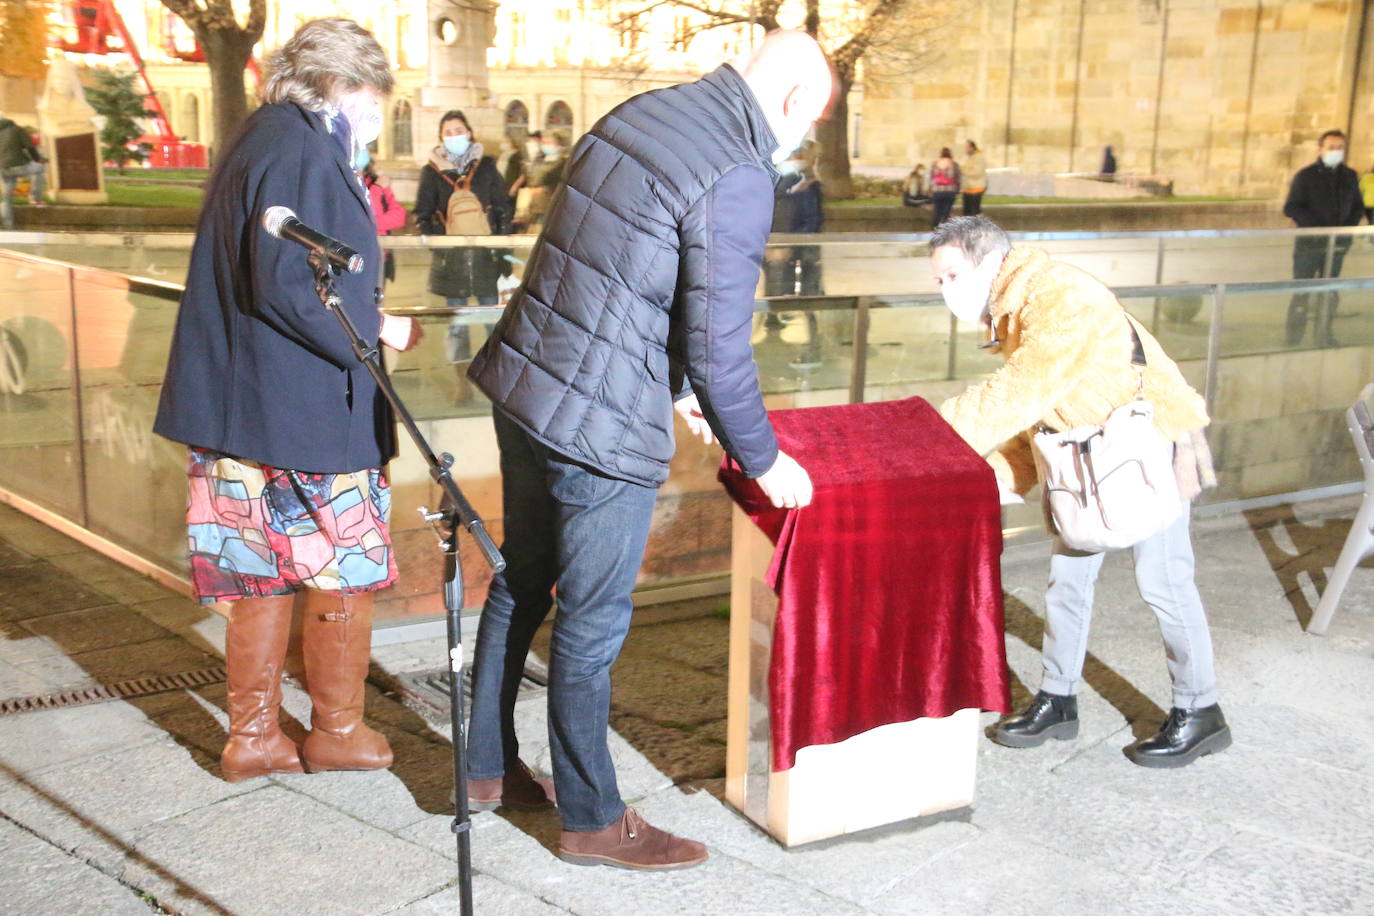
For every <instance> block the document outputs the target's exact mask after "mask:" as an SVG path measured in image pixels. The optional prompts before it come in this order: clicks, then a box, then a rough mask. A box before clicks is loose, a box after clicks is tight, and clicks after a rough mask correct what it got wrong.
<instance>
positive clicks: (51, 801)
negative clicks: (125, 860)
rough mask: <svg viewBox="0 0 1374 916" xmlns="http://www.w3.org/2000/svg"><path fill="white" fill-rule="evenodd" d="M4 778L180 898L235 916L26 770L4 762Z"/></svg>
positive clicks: (0, 765)
mask: <svg viewBox="0 0 1374 916" xmlns="http://www.w3.org/2000/svg"><path fill="white" fill-rule="evenodd" d="M0 777H4V778H5V779H8V780H12V781H13V782H14V783H15V784H17V785H20V786H23V787H24V789H25V791H28V792H31V793H33V794H34V795H36V796H38V797H39V798H41V799H43V801H44V802H45V803H47V804H48V805H50V806H51V807H53V808H56V809H57V810H59V811H61V812H62V813H63V814H66V815H67V816H68V817H70V818H71V819H72V820H74V821H76V822H77V823H79V824H81V826H82V827H84V828H85V829H86V830H89V831H90V832H91V833H93V834H95V835H96V836H98V837H100V838H101V839H102V840H104V841H105V842H106V843H109V844H110V845H111V846H113V847H115V848H116V849H118V850H120V851H121V852H123V853H124V854H125V855H127V856H128V857H129V859H130V860H131V861H133V862H136V863H138V864H140V865H143V866H145V867H147V869H148V870H149V871H151V872H153V873H154V874H156V875H157V876H158V877H159V878H162V879H163V880H165V881H167V882H168V883H169V884H171V885H172V887H173V888H174V889H175V891H176V894H177V896H178V897H181V898H184V899H187V900H194V901H195V902H196V903H198V904H199V905H201V906H202V907H204V908H205V912H207V913H215V914H223V916H232V914H231V913H230V911H229V910H226V909H225V908H224V907H222V906H220V905H219V904H218V903H216V902H215V901H214V899H213V898H211V897H210V896H208V895H207V894H206V893H205V892H203V891H201V890H200V889H199V888H197V887H195V886H194V885H191V884H187V883H186V882H185V881H183V880H182V879H181V878H178V877H177V876H176V875H174V874H172V873H171V872H169V871H167V869H165V868H163V867H162V866H161V865H159V864H158V863H156V862H153V861H151V860H149V859H146V858H144V857H143V856H142V855H140V854H139V853H138V851H137V850H135V849H134V848H133V847H132V846H130V845H129V844H127V843H125V842H124V841H122V840H120V839H119V837H117V836H115V835H114V834H113V833H111V832H110V831H108V830H106V829H105V828H104V827H102V826H100V825H99V824H97V823H95V822H94V821H92V820H91V819H90V818H88V817H86V816H85V815H84V814H82V813H81V812H80V811H77V810H76V809H75V808H73V807H71V806H70V805H68V804H67V803H66V802H64V801H62V799H60V798H58V797H56V796H55V795H53V794H51V793H50V792H46V791H44V790H43V789H41V788H39V787H38V786H36V785H34V784H33V783H32V782H30V781H29V780H28V779H26V778H25V777H24V775H23V774H22V773H18V772H15V771H14V770H12V769H10V768H9V767H7V766H5V765H4V764H3V763H0Z"/></svg>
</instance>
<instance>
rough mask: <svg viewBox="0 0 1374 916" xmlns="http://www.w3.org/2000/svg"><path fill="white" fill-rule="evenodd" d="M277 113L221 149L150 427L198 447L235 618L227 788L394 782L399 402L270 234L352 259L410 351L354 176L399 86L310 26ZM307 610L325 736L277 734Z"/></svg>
mask: <svg viewBox="0 0 1374 916" xmlns="http://www.w3.org/2000/svg"><path fill="white" fill-rule="evenodd" d="M268 72H269V75H268V78H267V81H266V84H265V86H264V90H263V96H264V99H263V101H264V104H263V105H262V107H260V108H259V109H258V110H257V111H255V112H254V113H253V114H252V116H251V117H249V119H248V121H247V123H246V124H245V125H244V128H243V130H242V131H241V132H240V133H239V135H238V136H237V138H235V139H234V141H233V142H232V143H230V144H229V145H228V146H227V148H226V149H224V150H222V151H221V152H220V154H219V156H218V163H217V165H216V168H215V172H214V175H213V176H212V178H211V180H210V184H209V188H208V190H207V192H206V195H205V206H204V208H203V209H202V211H201V217H200V225H199V227H198V228H197V231H196V241H195V246H194V248H193V249H192V252H191V263H190V267H189V269H188V274H187V278H186V290H185V292H184V293H183V294H182V298H181V307H180V310H179V312H178V315H177V324H176V332H175V336H174V337H173V340H172V350H171V355H170V358H169V362H168V367H167V376H166V380H165V382H164V384H163V388H162V398H161V403H160V404H159V406H158V414H157V421H156V424H155V426H154V430H155V431H156V432H158V433H159V434H161V435H163V436H166V437H167V438H169V439H172V440H174V441H177V442H183V443H186V444H187V445H188V446H190V453H189V461H188V477H189V490H190V492H189V499H188V504H187V529H188V534H189V547H190V561H191V580H192V583H193V585H194V587H195V590H196V593H197V594H198V595H199V597H200V599H201V601H202V602H205V603H210V602H215V601H227V602H231V606H230V611H229V628H228V633H227V636H226V639H225V655H226V660H227V668H228V682H229V703H228V705H229V740H228V743H227V744H226V745H225V747H224V751H223V753H222V755H221V758H220V764H221V770H222V772H223V774H224V778H225V779H227V780H230V781H237V780H241V779H248V778H250V777H254V776H261V775H264V774H267V773H299V772H301V769H302V765H303V766H304V769H305V770H307V771H309V772H317V771H320V770H370V769H380V768H383V767H387V766H390V764H391V760H392V754H391V747H390V746H389V745H388V743H387V740H386V738H384V737H383V736H382V735H380V734H379V733H377V732H376V731H374V730H372V729H371V728H369V727H368V726H367V725H365V724H363V679H364V677H365V676H366V675H367V667H368V659H369V656H370V655H371V640H372V596H373V592H375V591H376V590H378V589H381V588H386V587H387V586H389V585H391V584H392V583H393V582H394V581H395V578H396V562H395V557H394V555H393V553H392V549H391V536H390V533H389V531H388V528H387V517H388V514H389V512H390V503H391V497H390V491H389V490H388V488H387V483H386V480H385V478H384V477H383V476H382V473H381V467H382V465H384V464H386V463H387V461H389V460H390V459H391V457H392V456H393V455H394V454H395V452H396V443H395V433H394V428H393V426H394V424H393V422H392V417H391V411H390V409H389V407H388V403H387V401H386V400H385V398H384V397H383V395H382V394H381V392H379V391H378V389H377V385H376V382H375V381H374V380H373V378H372V375H371V374H370V373H369V372H368V370H367V368H366V367H365V366H364V365H363V364H362V363H361V362H360V361H359V359H358V357H357V356H356V355H354V353H353V349H352V346H351V345H350V342H349V340H348V337H347V335H346V334H345V333H344V331H343V329H342V327H341V326H340V325H339V322H338V321H337V320H336V319H335V318H334V316H333V315H331V314H329V312H328V311H326V310H325V308H324V307H323V306H322V305H321V304H320V300H319V297H318V295H317V294H316V291H315V276H314V272H313V271H312V269H311V267H310V266H309V265H308V264H307V263H306V257H305V252H304V251H302V250H301V249H300V248H299V247H298V246H296V245H292V244H290V243H289V242H287V241H285V240H280V239H276V238H273V237H272V235H271V234H269V232H268V231H267V229H266V228H265V227H264V225H263V217H264V214H265V213H266V211H267V210H268V209H270V208H272V207H287V208H290V209H291V210H293V211H295V212H296V214H297V215H298V217H299V218H300V220H301V222H303V223H305V224H306V225H308V226H311V227H314V228H316V229H318V230H319V231H321V232H324V233H327V234H329V235H331V236H333V237H334V238H336V239H338V240H340V241H341V242H343V243H344V244H346V245H348V246H350V247H352V248H354V249H355V250H356V251H358V252H359V254H361V255H362V257H363V259H364V260H365V262H366V267H365V269H364V270H363V271H362V272H361V273H358V274H351V273H344V274H341V275H340V276H338V277H336V278H335V279H334V285H335V289H336V291H337V292H338V293H339V295H340V296H341V298H342V301H343V309H344V311H345V312H346V313H347V315H348V317H349V318H350V319H351V320H352V322H353V324H354V325H355V326H356V327H357V329H358V331H359V333H360V334H361V335H362V337H363V338H364V340H365V341H367V342H368V343H369V344H374V345H375V344H377V343H378V342H380V343H384V344H386V345H388V346H390V347H392V348H394V349H397V350H405V349H409V348H410V347H412V346H414V345H415V343H416V341H417V340H418V338H419V326H418V325H417V324H416V323H415V322H414V321H413V319H409V318H397V317H394V316H384V315H383V314H382V313H381V312H380V311H379V310H378V308H377V303H378V302H379V301H380V289H379V288H380V286H381V276H380V268H381V265H382V259H381V256H380V255H381V251H380V249H379V248H378V243H377V231H376V226H375V224H374V222H373V218H372V209H371V207H370V205H369V203H368V193H367V191H366V190H365V189H364V187H363V184H362V181H361V180H360V179H359V178H358V175H357V172H356V169H358V168H361V167H362V166H363V165H364V164H365V158H364V157H365V155H366V152H367V145H368V144H369V143H371V142H372V141H373V140H375V139H376V138H377V136H378V134H379V133H380V131H381V126H382V108H381V105H382V99H383V97H384V96H385V95H387V94H388V93H389V92H390V91H391V89H392V75H391V69H390V66H389V65H388V63H387V59H386V55H385V53H384V52H383V51H382V48H381V46H380V45H379V44H378V43H377V40H376V39H375V38H374V37H373V36H372V34H371V33H370V32H368V31H367V30H365V29H363V28H362V27H361V26H359V25H358V24H357V23H355V22H353V21H351V20H348V19H316V20H314V21H312V22H307V23H306V24H305V25H303V26H301V28H300V29H299V30H298V31H297V32H296V34H295V35H294V36H292V38H291V39H290V40H289V41H288V42H287V43H286V44H285V45H284V46H283V47H282V48H281V49H280V50H279V51H277V52H276V53H275V54H273V55H272V56H271V58H270V59H269V61H268ZM298 595H299V596H300V600H301V605H302V608H303V614H304V632H303V650H304V653H303V654H304V662H305V675H306V680H307V689H308V690H309V693H310V699H311V702H312V704H313V709H312V712H311V717H310V720H311V726H312V730H311V731H310V733H309V734H308V735H307V737H306V738H305V741H304V743H303V745H302V746H301V747H300V748H299V749H298V748H297V747H296V745H295V744H294V743H293V742H292V741H291V740H290V739H289V738H287V737H286V736H285V735H284V734H283V733H282V730H281V728H280V725H279V724H278V715H279V712H280V707H281V697H282V694H281V675H282V668H283V666H284V663H285V655H286V644H287V638H288V635H289V632H290V628H291V613H292V607H293V604H294V603H295V601H296V598H297V596H298Z"/></svg>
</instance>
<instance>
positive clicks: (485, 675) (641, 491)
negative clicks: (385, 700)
mask: <svg viewBox="0 0 1374 916" xmlns="http://www.w3.org/2000/svg"><path fill="white" fill-rule="evenodd" d="M492 420H493V422H494V424H495V426H496V442H497V445H498V446H499V447H500V450H501V488H502V498H503V500H504V503H505V525H506V527H505V540H504V543H502V545H501V554H502V556H504V557H505V559H506V569H505V572H503V573H500V574H498V575H497V576H496V577H495V578H494V579H493V580H492V583H491V590H490V591H489V592H488V594H487V603H486V606H485V607H483V608H482V619H481V623H480V625H479V627H478V630H477V651H476V654H475V656H474V658H473V664H472V687H473V689H472V717H471V722H470V725H469V728H468V770H469V775H470V777H471V778H473V779H495V778H497V777H499V776H501V775H503V774H504V773H505V772H506V771H507V770H508V769H511V768H513V767H514V766H515V759H516V755H517V753H518V751H519V748H518V745H517V743H516V739H515V696H516V690H517V688H518V686H519V683H520V676H521V674H522V672H523V670H524V666H525V656H526V655H528V654H529V650H530V641H531V640H532V639H533V638H534V633H535V631H536V630H537V629H538V628H539V625H540V624H541V623H543V622H544V618H545V617H547V616H548V614H549V609H550V607H551V605H552V601H553V599H552V595H551V592H552V590H553V587H554V586H555V585H557V586H558V613H557V615H556V616H555V617H554V622H553V644H552V646H551V650H550V657H549V746H550V749H551V751H552V756H553V781H554V787H555V789H556V790H557V792H558V808H559V812H560V814H561V816H562V819H563V829H565V830H581V831H590V830H600V829H601V828H603V827H605V826H607V825H609V824H611V823H614V822H615V821H616V820H618V819H619V818H620V816H621V814H623V813H624V811H625V803H624V802H623V801H621V799H620V789H619V787H618V786H617V785H616V780H615V766H614V765H613V763H612V761H611V751H610V747H609V746H608V745H607V743H606V733H607V730H608V728H609V718H610V710H611V665H612V664H613V663H614V662H615V660H616V657H617V656H618V655H619V654H620V646H621V643H623V642H624V641H625V634H626V632H627V631H628V630H629V627H630V611H631V610H632V604H631V601H630V592H631V590H632V589H633V588H634V584H635V579H636V577H637V576H638V574H639V567H640V563H641V562H642V561H643V559H644V547H645V544H646V543H647V542H648V539H649V524H650V521H651V520H652V517H653V511H654V499H655V498H656V497H657V495H658V491H657V490H656V489H654V488H652V487H645V486H640V485H639V484H635V483H630V482H628V481H625V480H616V479H615V478H612V477H607V476H605V475H603V474H600V473H598V472H596V471H592V470H590V469H588V468H586V467H584V466H583V465H580V464H576V463H574V462H572V461H570V460H568V459H567V458H564V457H563V456H562V455H560V454H558V453H557V452H555V451H553V450H552V449H550V448H549V447H548V446H546V445H544V444H543V443H541V442H539V441H538V440H536V439H535V438H533V437H532V436H530V435H529V434H528V433H526V432H525V431H524V430H523V429H521V428H520V427H519V426H518V425H516V424H515V422H514V421H512V420H510V419H509V418H508V417H506V415H505V414H503V413H502V412H501V411H500V410H499V409H494V410H493V411H492Z"/></svg>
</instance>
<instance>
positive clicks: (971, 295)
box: [940, 252, 1002, 321]
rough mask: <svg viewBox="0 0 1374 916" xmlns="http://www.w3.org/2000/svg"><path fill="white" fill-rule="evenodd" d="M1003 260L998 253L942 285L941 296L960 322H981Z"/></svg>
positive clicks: (990, 255)
mask: <svg viewBox="0 0 1374 916" xmlns="http://www.w3.org/2000/svg"><path fill="white" fill-rule="evenodd" d="M1001 266H1002V259H1001V257H999V256H998V255H997V253H996V252H994V253H992V254H989V255H988V256H987V257H985V258H984V259H983V260H982V262H981V263H980V264H978V266H977V267H975V268H973V269H972V270H968V271H965V272H964V273H962V274H960V275H959V276H958V277H956V278H955V279H953V280H946V281H944V282H943V283H942V284H940V295H941V296H942V297H944V300H945V306H946V307H947V308H948V309H949V310H950V311H951V312H953V313H954V317H955V318H958V319H959V320H960V321H979V320H981V319H982V317H983V312H984V310H986V309H987V307H988V299H989V298H991V296H992V281H993V280H994V279H995V278H996V276H997V270H998V268H1000V267H1001Z"/></svg>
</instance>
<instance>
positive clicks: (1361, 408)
mask: <svg viewBox="0 0 1374 916" xmlns="http://www.w3.org/2000/svg"><path fill="white" fill-rule="evenodd" d="M1371 396H1374V384H1370V385H1365V386H1364V390H1363V391H1361V392H1360V399H1359V400H1358V401H1356V402H1355V403H1354V404H1352V405H1350V409H1348V410H1347V411H1346V412H1345V423H1346V426H1347V427H1348V428H1349V430H1350V438H1351V439H1353V440H1355V452H1356V454H1358V455H1359V456H1360V465H1361V466H1362V467H1363V468H1364V501H1363V502H1362V503H1360V511H1359V512H1357V513H1356V514H1355V522H1354V524H1352V525H1351V526H1350V534H1348V535H1347V536H1346V538H1345V546H1344V547H1342V548H1341V555H1340V558H1339V559H1338V560H1336V566H1335V568H1334V569H1332V570H1331V577H1330V578H1329V579H1327V580H1326V591H1325V592H1323V593H1322V597H1321V601H1319V602H1318V603H1317V610H1316V611H1315V612H1313V614H1312V620H1311V621H1310V622H1308V624H1307V632H1309V633H1312V634H1314V635H1317V636H1320V635H1322V634H1324V633H1325V632H1326V628H1327V627H1328V626H1330V625H1331V618H1332V617H1333V616H1334V615H1335V613H1336V605H1337V604H1339V603H1340V600H1341V592H1343V591H1345V586H1346V584H1347V583H1348V582H1349V581H1350V574H1351V573H1353V572H1354V571H1355V567H1356V566H1359V565H1360V563H1361V561H1363V560H1364V559H1366V558H1367V557H1369V556H1371V555H1374V420H1371V418H1370V414H1369V399H1370V397H1371Z"/></svg>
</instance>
